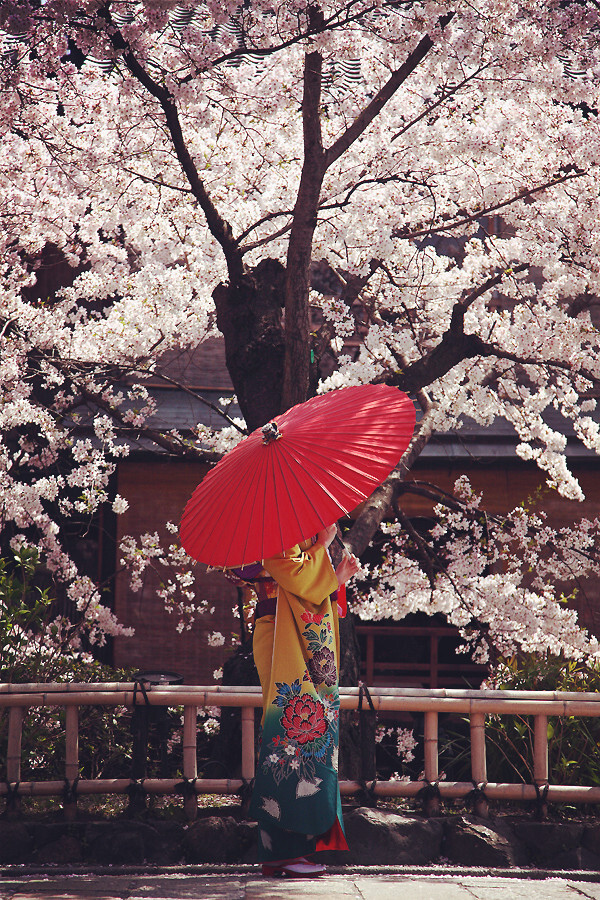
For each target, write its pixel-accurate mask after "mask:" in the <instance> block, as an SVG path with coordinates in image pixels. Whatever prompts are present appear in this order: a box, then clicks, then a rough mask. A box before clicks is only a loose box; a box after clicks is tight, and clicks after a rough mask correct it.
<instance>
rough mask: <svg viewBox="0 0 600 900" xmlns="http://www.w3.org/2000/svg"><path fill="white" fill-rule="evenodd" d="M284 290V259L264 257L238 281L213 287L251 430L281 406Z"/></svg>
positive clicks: (229, 364) (229, 365)
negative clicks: (281, 260)
mask: <svg viewBox="0 0 600 900" xmlns="http://www.w3.org/2000/svg"><path fill="white" fill-rule="evenodd" d="M284 291H285V269H284V267H283V265H282V264H281V263H280V262H279V261H278V260H275V259H264V260H262V261H261V262H260V263H259V264H258V266H256V268H255V269H254V270H252V271H251V272H248V273H247V274H246V275H245V276H244V278H243V279H241V280H240V282H238V283H237V284H234V285H227V284H220V285H219V286H218V287H217V288H216V289H215V291H214V292H213V298H214V301H215V305H216V307H217V325H218V327H219V329H220V331H221V332H222V334H223V336H224V338H225V360H226V363H227V369H228V371H229V374H230V376H231V380H232V382H233V386H234V389H235V392H236V395H237V398H238V403H239V405H240V409H241V411H242V415H243V416H244V419H245V420H246V425H247V426H248V430H249V431H254V429H255V428H259V427H260V426H261V425H264V424H265V422H268V421H269V419H272V418H273V417H274V416H276V415H277V414H278V413H279V412H280V411H281V409H280V407H281V385H282V378H283V360H284V354H285V346H284V334H283V323H282V318H283V317H282V309H283V306H284V303H285V300H284Z"/></svg>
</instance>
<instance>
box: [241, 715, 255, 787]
mask: <svg viewBox="0 0 600 900" xmlns="http://www.w3.org/2000/svg"><path fill="white" fill-rule="evenodd" d="M242 778H243V779H244V781H252V779H253V778H254V708H253V707H251V706H242Z"/></svg>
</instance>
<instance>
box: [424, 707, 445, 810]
mask: <svg viewBox="0 0 600 900" xmlns="http://www.w3.org/2000/svg"><path fill="white" fill-rule="evenodd" d="M424 775H425V779H426V781H428V782H429V784H430V785H432V786H431V787H428V788H427V797H426V800H425V804H424V809H425V815H427V816H439V814H440V809H441V803H440V794H439V789H438V788H437V786H434V783H435V782H437V780H438V778H439V759H438V714H437V712H431V711H428V712H426V713H425V771H424Z"/></svg>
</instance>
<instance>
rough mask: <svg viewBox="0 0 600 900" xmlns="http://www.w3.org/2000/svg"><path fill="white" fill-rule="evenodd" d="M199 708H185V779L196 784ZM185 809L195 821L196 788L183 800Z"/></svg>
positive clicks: (196, 813)
mask: <svg viewBox="0 0 600 900" xmlns="http://www.w3.org/2000/svg"><path fill="white" fill-rule="evenodd" d="M197 718H198V707H197V706H184V708H183V777H184V778H185V779H186V780H187V781H188V782H191V783H192V784H194V782H195V781H196V778H197V777H198V758H197V746H198V735H197V726H196V722H197ZM183 808H184V810H185V814H186V816H187V818H188V819H189V820H190V821H193V820H194V819H195V818H196V816H197V815H198V796H197V794H196V789H195V787H194V792H193V794H192V793H191V792H190V793H189V794H188V795H187V796H185V797H184V800H183Z"/></svg>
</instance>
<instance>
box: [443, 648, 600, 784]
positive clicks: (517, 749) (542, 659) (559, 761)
mask: <svg viewBox="0 0 600 900" xmlns="http://www.w3.org/2000/svg"><path fill="white" fill-rule="evenodd" d="M486 686H488V687H494V688H501V689H505V690H520V691H567V692H570V691H572V692H582V691H585V692H590V693H597V692H598V690H599V689H600V666H599V665H598V664H597V663H595V662H588V661H576V660H570V659H565V658H564V657H562V656H553V655H551V654H547V655H546V656H541V655H538V654H523V655H521V656H519V657H511V658H507V659H504V660H502V661H501V662H500V663H499V665H498V666H497V667H496V670H495V675H494V678H493V680H491V681H490V682H489V683H488V684H487V685H486ZM463 725H464V726H465V727H457V725H456V723H453V724H451V725H448V728H447V731H446V733H445V739H444V742H443V747H442V757H441V758H442V760H443V766H444V771H445V773H446V776H447V777H448V778H451V779H459V780H464V779H465V778H466V779H467V780H468V778H469V764H470V758H469V735H468V723H467V722H466V721H465V722H464V723H463ZM486 750H487V773H488V780H489V781H494V782H496V781H498V782H502V781H508V782H512V781H523V782H525V783H528V784H532V783H533V781H534V778H533V717H532V716H499V715H493V716H489V717H488V719H487V722H486ZM548 768H549V781H550V783H551V784H595V785H599V784H600V719H599V718H596V717H588V718H585V717H581V716H560V717H558V716H552V717H550V718H549V719H548Z"/></svg>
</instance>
